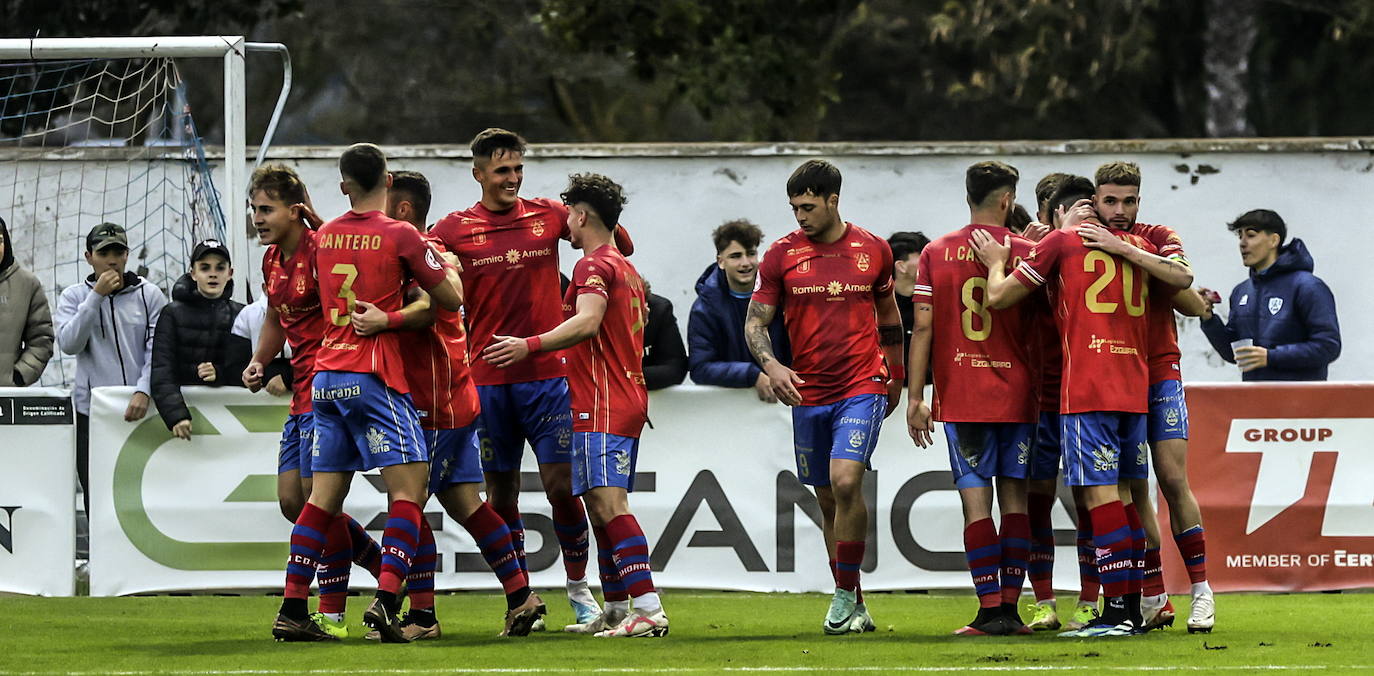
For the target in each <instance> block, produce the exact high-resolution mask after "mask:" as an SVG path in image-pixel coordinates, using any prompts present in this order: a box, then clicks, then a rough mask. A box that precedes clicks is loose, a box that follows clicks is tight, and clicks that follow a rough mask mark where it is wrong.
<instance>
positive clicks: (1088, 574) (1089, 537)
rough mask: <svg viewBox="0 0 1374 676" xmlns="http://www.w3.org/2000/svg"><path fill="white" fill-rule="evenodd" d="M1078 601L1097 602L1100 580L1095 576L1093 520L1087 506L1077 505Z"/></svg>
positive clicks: (1095, 556)
mask: <svg viewBox="0 0 1374 676" xmlns="http://www.w3.org/2000/svg"><path fill="white" fill-rule="evenodd" d="M1077 512H1078V585H1079V587H1078V601H1079V603H1094V604H1095V603H1097V596H1098V590H1099V588H1101V586H1102V581H1101V580H1100V579H1099V578H1098V577H1097V550H1096V549H1094V548H1093V520H1092V515H1091V514H1089V513H1088V510H1087V508H1085V507H1083V506H1082V505H1079V506H1078V510H1077Z"/></svg>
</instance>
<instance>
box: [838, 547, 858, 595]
mask: <svg viewBox="0 0 1374 676" xmlns="http://www.w3.org/2000/svg"><path fill="white" fill-rule="evenodd" d="M863 562H864V543H863V542H862V541H859V542H843V541H839V540H837V541H836V542H835V586H836V587H837V588H839V589H847V590H849V591H852V592H854V593H855V601H857V600H858V591H859V567H860V566H862V565H863Z"/></svg>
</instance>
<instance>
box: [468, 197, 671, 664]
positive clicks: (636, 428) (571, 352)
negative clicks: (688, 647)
mask: <svg viewBox="0 0 1374 676" xmlns="http://www.w3.org/2000/svg"><path fill="white" fill-rule="evenodd" d="M562 198H563V203H564V204H566V205H567V207H568V222H567V226H568V233H569V235H571V238H572V244H573V246H574V247H576V248H579V249H582V251H583V252H584V254H585V255H584V256H583V258H582V259H581V260H579V261H577V265H576V266H575V267H574V268H573V276H572V283H571V284H570V285H569V287H568V292H567V295H566V296H565V297H564V301H563V304H564V313H565V314H567V315H569V316H568V318H567V319H566V320H564V321H563V322H562V323H561V324H559V325H558V326H556V327H554V328H553V329H551V330H549V331H545V332H543V333H540V334H537V335H533V336H529V337H525V338H519V337H513V336H506V337H502V338H500V339H499V340H498V341H497V342H496V343H494V344H492V345H491V346H489V347H487V348H486V349H485V350H483V352H482V358H483V359H484V360H486V361H487V362H488V363H490V364H491V365H492V366H494V367H495V368H502V369H504V368H510V367H511V366H513V365H516V364H519V363H520V362H521V361H523V360H524V359H526V358H527V357H529V356H530V355H533V354H538V353H541V352H550V351H555V350H567V352H566V353H565V354H567V358H568V384H569V386H570V387H571V391H572V418H573V477H572V478H573V494H574V495H580V496H582V497H583V499H585V500H586V503H587V509H588V511H589V512H590V514H591V518H592V525H593V528H594V529H595V532H596V542H597V549H598V550H599V552H600V554H601V556H600V557H598V558H599V559H600V561H601V565H602V580H603V590H604V592H605V594H606V610H605V611H604V612H603V613H601V614H600V615H598V616H597V617H596V618H595V619H593V620H592V621H590V622H586V623H578V624H574V625H571V626H569V627H567V631H569V632H573V633H581V634H595V635H596V636H600V637H609V638H626V637H639V636H644V637H659V636H667V635H668V616H667V615H666V614H664V612H663V604H662V602H661V601H660V599H659V597H658V592H657V591H656V590H655V589H654V581H653V576H652V574H651V572H650V567H649V543H648V541H647V540H646V539H645V537H644V531H643V529H641V528H640V526H639V522H638V521H636V520H635V517H634V515H633V514H631V513H630V505H629V495H628V494H629V492H630V491H632V490H634V471H635V469H634V468H635V463H636V459H637V458H638V455H639V435H640V431H641V430H642V429H643V427H644V423H645V422H646V421H647V420H648V413H649V393H648V391H647V390H646V389H645V384H644V374H643V372H642V370H641V368H642V367H641V365H640V364H641V355H642V354H643V353H644V319H645V317H644V312H645V309H646V307H647V305H646V303H647V301H646V298H645V291H644V282H643V280H642V279H641V278H640V276H639V272H638V271H636V270H635V268H634V266H633V265H631V264H630V262H629V261H628V260H626V258H625V256H624V255H622V254H621V253H620V251H619V250H618V249H617V248H616V246H615V244H614V232H615V230H617V226H616V223H618V222H619V220H620V212H621V209H622V208H623V206H624V204H625V202H626V200H625V196H624V193H623V191H622V190H621V187H620V186H619V185H618V184H617V183H615V182H614V181H612V180H611V179H609V178H607V177H605V176H601V175H598V174H574V175H572V176H570V177H569V181H568V188H567V190H565V191H563V194H562ZM608 564H609V565H608ZM608 568H609V570H608ZM608 583H609V584H608ZM626 594H628V596H629V597H630V599H629V600H626V599H625V595H626ZM631 600H632V601H633V606H632V607H631V605H630V601H631Z"/></svg>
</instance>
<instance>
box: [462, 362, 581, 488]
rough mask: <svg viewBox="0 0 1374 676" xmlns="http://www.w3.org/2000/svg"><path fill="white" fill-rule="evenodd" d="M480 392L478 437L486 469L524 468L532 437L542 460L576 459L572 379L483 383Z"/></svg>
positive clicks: (540, 461) (478, 392)
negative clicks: (573, 433) (569, 390)
mask: <svg viewBox="0 0 1374 676" xmlns="http://www.w3.org/2000/svg"><path fill="white" fill-rule="evenodd" d="M477 396H478V398H479V399H481V400H482V412H481V413H479V414H478V415H477V439H478V441H479V442H480V444H481V445H480V448H481V451H482V469H483V470H484V471H487V472H512V471H516V470H519V469H520V458H521V457H522V456H524V454H525V442H526V441H529V443H530V447H531V448H533V449H534V457H535V458H536V459H537V460H538V461H539V464H541V465H543V464H546V463H551V462H572V401H571V399H570V398H569V397H568V379H567V378H549V379H548V380H534V381H530V382H527V383H511V384H509V385H478V386H477Z"/></svg>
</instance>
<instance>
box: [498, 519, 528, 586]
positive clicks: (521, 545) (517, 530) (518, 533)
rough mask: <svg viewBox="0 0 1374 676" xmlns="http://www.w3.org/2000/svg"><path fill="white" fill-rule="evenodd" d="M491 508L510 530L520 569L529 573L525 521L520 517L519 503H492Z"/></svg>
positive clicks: (516, 560)
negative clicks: (526, 556) (526, 555)
mask: <svg viewBox="0 0 1374 676" xmlns="http://www.w3.org/2000/svg"><path fill="white" fill-rule="evenodd" d="M491 508H492V509H493V510H496V513H497V514H500V515H501V519H502V520H504V521H505V522H506V528H508V529H509V530H510V539H511V544H512V545H514V547H515V562H516V564H517V565H519V566H520V570H523V571H525V573H526V574H529V572H530V567H529V564H528V563H526V562H525V522H524V520H522V519H521V518H520V504H519V503H515V502H508V503H506V504H503V505H492V506H491Z"/></svg>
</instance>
